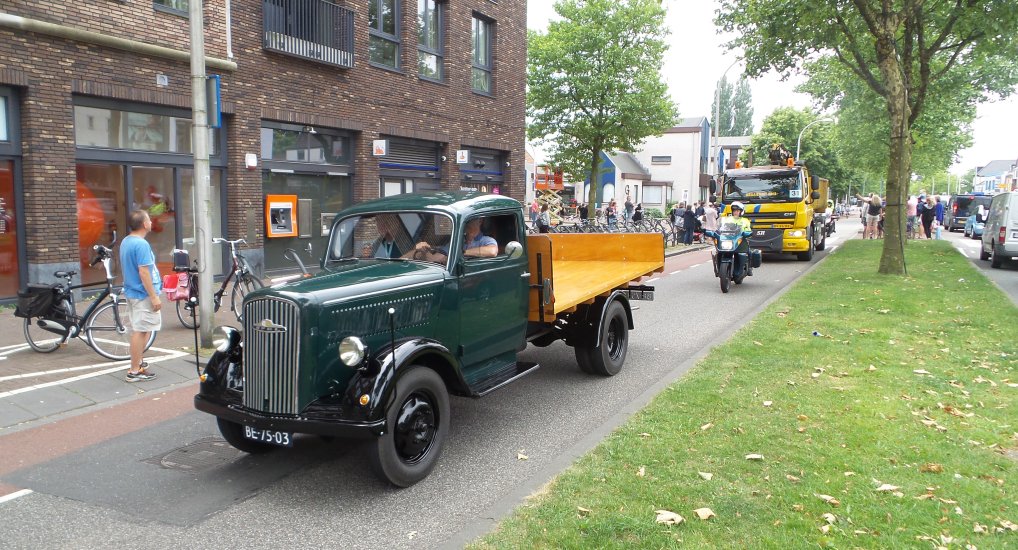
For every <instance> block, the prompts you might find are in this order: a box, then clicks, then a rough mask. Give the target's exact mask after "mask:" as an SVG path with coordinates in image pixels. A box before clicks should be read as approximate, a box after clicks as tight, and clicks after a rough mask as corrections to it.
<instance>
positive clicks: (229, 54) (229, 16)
mask: <svg viewBox="0 0 1018 550" xmlns="http://www.w3.org/2000/svg"><path fill="white" fill-rule="evenodd" d="M226 59H229V60H233V10H231V9H230V0H226Z"/></svg>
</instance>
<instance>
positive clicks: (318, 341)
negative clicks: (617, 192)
mask: <svg viewBox="0 0 1018 550" xmlns="http://www.w3.org/2000/svg"><path fill="white" fill-rule="evenodd" d="M320 268H321V269H320V271H319V272H318V273H317V274H315V275H314V276H311V277H306V278H301V279H297V280H292V281H289V282H286V283H283V284H279V285H275V286H272V287H269V288H264V289H261V290H257V291H254V292H252V293H251V294H249V295H248V296H247V297H246V299H245V301H244V309H243V319H244V321H243V329H242V330H241V329H238V328H234V327H218V328H217V329H216V331H215V332H216V337H217V342H216V343H217V349H216V351H215V353H214V354H213V355H212V357H211V358H210V359H209V361H208V363H207V364H206V365H205V367H204V369H203V373H202V380H201V384H200V390H199V393H198V394H197V395H196V396H195V398H194V403H195V407H197V408H198V409H199V410H201V411H205V412H207V413H210V414H212V415H215V416H216V417H217V421H218V425H219V430H220V432H221V433H222V435H223V438H225V439H226V441H227V442H229V443H230V444H231V445H233V446H234V447H236V448H237V449H240V450H242V451H245V452H249V453H258V452H265V451H268V450H270V449H273V448H276V447H279V446H284V447H286V446H292V445H293V443H294V434H317V435H322V436H337V437H351V436H353V437H357V436H360V437H370V438H374V439H375V441H374V443H373V444H372V445H369V446H368V447H369V448H370V452H369V460H370V462H371V465H372V467H373V469H374V470H375V472H376V473H377V474H378V475H379V476H380V477H381V478H382V479H384V480H387V481H389V482H391V483H392V484H394V485H397V486H401V487H407V486H410V485H412V484H414V483H416V482H418V481H420V480H421V479H423V478H424V477H426V476H427V475H428V474H429V473H430V472H431V470H432V469H433V468H434V467H435V464H436V462H437V460H438V457H439V455H440V454H441V451H442V447H443V443H444V440H445V438H446V436H447V434H448V431H449V423H450V420H451V419H450V418H449V395H450V394H451V395H457V396H464V397H482V396H484V395H485V394H488V393H490V392H491V391H493V390H495V389H497V388H499V387H501V386H504V385H506V384H508V383H510V382H512V381H514V380H516V379H518V378H520V377H521V376H524V375H526V374H528V373H530V372H533V371H534V370H535V369H536V368H537V366H538V365H537V364H534V363H527V362H521V361H519V360H518V358H517V353H518V352H520V351H521V350H523V349H524V348H526V346H527V343H528V342H529V343H531V344H534V345H535V346H547V345H549V344H551V343H552V342H554V341H555V340H564V341H565V343H566V344H567V345H569V346H572V347H573V348H574V350H575V356H576V361H577V363H578V365H579V367H580V368H581V369H583V370H584V371H585V372H588V373H591V374H594V375H601V376H612V375H615V374H617V373H618V372H619V371H620V370H621V369H622V366H623V363H624V362H625V358H626V352H627V348H628V342H629V330H631V329H632V328H633V313H632V309H631V308H630V300H634V299H653V292H654V289H653V288H652V287H649V286H642V285H639V284H638V283H639V281H640V280H641V279H642V278H643V277H645V276H648V275H651V274H653V273H655V272H660V271H662V270H663V268H664V239H663V237H662V235H660V234H637V233H623V234H609V235H603V234H601V235H595V234H544V235H526V232H525V226H524V223H523V208H522V206H521V204H520V203H519V202H518V201H516V200H513V199H511V198H507V197H504V196H499V195H483V194H478V193H474V192H438V193H431V194H407V195H400V196H395V197H389V198H384V199H379V200H375V201H371V202H365V203H362V204H358V205H356V206H354V207H352V208H350V209H348V210H346V211H344V212H342V213H340V214H339V215H338V216H337V217H336V219H335V221H334V223H333V225H332V228H331V232H330V240H329V246H328V249H327V250H326V252H325V254H324V257H323V258H322V259H321V264H320Z"/></svg>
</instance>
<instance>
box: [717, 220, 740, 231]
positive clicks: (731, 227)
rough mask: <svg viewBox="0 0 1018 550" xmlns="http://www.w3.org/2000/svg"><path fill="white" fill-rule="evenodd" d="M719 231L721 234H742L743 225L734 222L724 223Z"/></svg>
mask: <svg viewBox="0 0 1018 550" xmlns="http://www.w3.org/2000/svg"><path fill="white" fill-rule="evenodd" d="M718 231H719V232H721V233H742V225H740V224H739V223H736V222H733V221H722V222H721V227H720V228H719V229H718Z"/></svg>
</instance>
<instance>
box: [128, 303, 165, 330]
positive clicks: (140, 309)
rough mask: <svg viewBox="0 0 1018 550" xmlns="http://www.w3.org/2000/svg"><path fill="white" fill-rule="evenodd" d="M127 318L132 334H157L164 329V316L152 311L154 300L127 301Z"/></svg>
mask: <svg viewBox="0 0 1018 550" xmlns="http://www.w3.org/2000/svg"><path fill="white" fill-rule="evenodd" d="M127 317H128V319H130V320H131V331H132V332H156V331H158V330H160V329H161V328H163V315H162V314H161V313H160V312H158V311H152V299H151V298H145V299H142V300H135V299H132V298H128V299H127Z"/></svg>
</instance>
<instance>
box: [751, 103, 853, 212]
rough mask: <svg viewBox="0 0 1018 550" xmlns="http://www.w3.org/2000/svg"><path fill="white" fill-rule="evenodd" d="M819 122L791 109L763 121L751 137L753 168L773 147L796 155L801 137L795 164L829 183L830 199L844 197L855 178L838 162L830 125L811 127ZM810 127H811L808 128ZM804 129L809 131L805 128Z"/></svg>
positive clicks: (777, 111)
mask: <svg viewBox="0 0 1018 550" xmlns="http://www.w3.org/2000/svg"><path fill="white" fill-rule="evenodd" d="M821 118H822V117H821V116H819V115H817V114H816V113H814V112H813V111H811V110H809V109H801V110H800V109H795V108H793V107H781V108H778V109H775V110H774V112H773V113H771V114H770V115H768V116H767V118H765V119H764V121H763V125H762V126H761V127H760V131H759V132H757V133H755V134H753V140H752V143H751V145H750V148H751V151H752V153H753V159H754V162H755V164H763V163H766V162H767V154H768V152H769V151H770V150H771V146H772V145H774V144H776V143H780V144H782V145H784V146H785V148H786V149H788V150H789V151H791V152H792V154H795V145H796V141H797V140H798V139H799V134H800V133H802V143H801V152H800V158H799V159H798V160H801V161H803V162H804V163H805V164H806V166H808V167H809V169H810V172H811V173H813V174H814V175H817V176H820V177H822V178H827V179H828V180H830V182H831V195H832V197H836V196H838V195H843V194H845V193H846V192H847V191H848V186H849V184H850V183H852V181H853V180H854V179H855V175H854V173H852V172H850V171H849V170H848V169H847V168H846V167H845V165H844V164H843V163H842V162H841V158H840V156H839V151H838V147H837V146H836V142H837V139H836V136H837V135H838V132H837V130H836V127H835V125H834V123H833V121H832V122H827V121H822V122H817V123H816V124H813V123H814V122H816V121H818V120H820V119H821ZM810 124H813V125H812V126H809V125H810ZM807 126H809V128H806V127H807ZM804 128H805V129H806V130H805V132H803V129H804ZM748 160H749V159H748V155H745V156H744V157H743V162H747V161H748Z"/></svg>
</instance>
